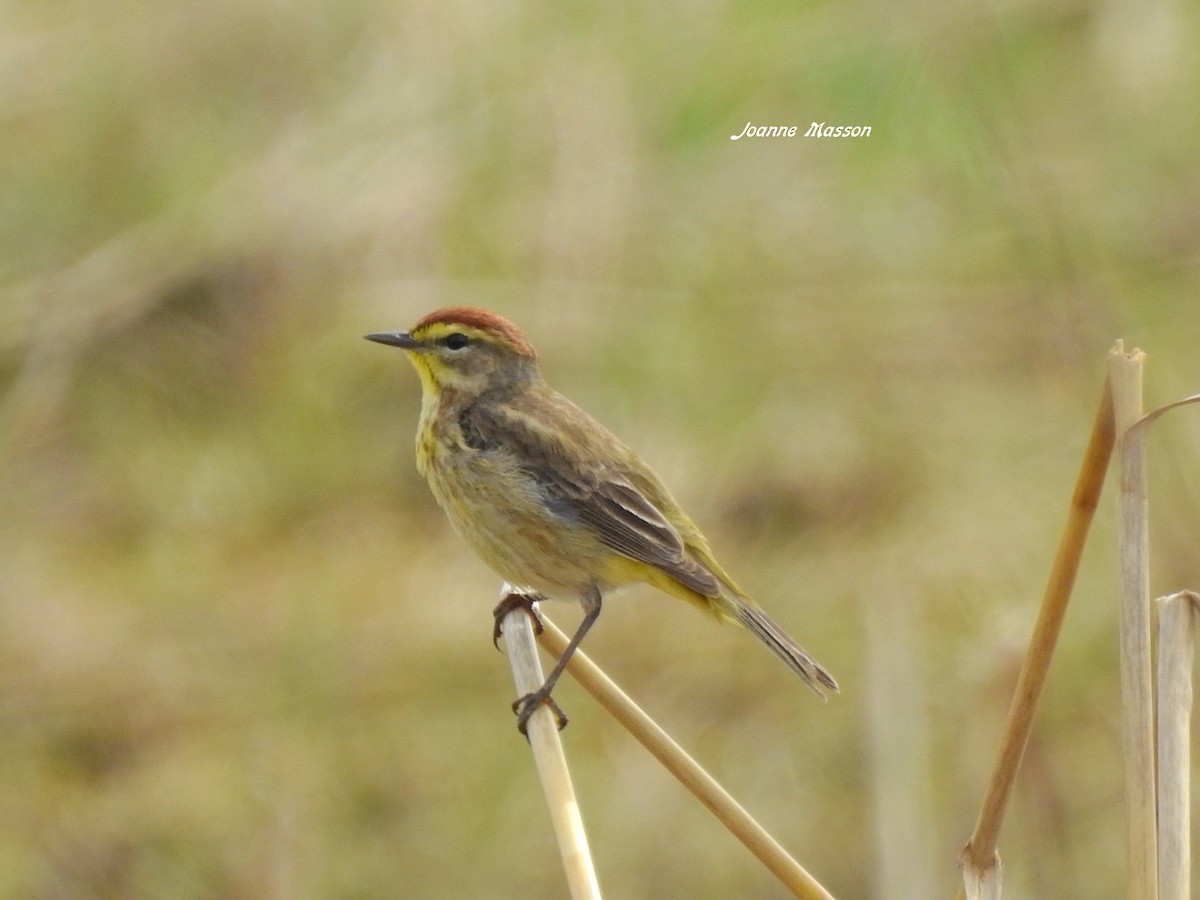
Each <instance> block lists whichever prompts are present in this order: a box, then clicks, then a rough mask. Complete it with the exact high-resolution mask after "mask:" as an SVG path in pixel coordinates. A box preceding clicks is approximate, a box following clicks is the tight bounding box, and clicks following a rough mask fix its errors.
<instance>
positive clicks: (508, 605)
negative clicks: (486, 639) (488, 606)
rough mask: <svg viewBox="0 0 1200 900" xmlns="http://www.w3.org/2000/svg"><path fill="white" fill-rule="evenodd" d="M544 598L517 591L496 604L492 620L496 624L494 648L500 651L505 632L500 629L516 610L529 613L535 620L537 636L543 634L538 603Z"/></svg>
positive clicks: (493, 632)
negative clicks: (507, 617) (508, 616)
mask: <svg viewBox="0 0 1200 900" xmlns="http://www.w3.org/2000/svg"><path fill="white" fill-rule="evenodd" d="M541 599H542V597H541V596H540V595H538V594H518V593H516V592H515V591H514V592H513V593H510V594H505V595H504V597H503V598H502V599H501V600H500V602H499V603H497V604H496V608H495V609H493V610H492V618H493V619H494V620H495V624H494V625H493V626H492V646H493V647H495V648H496V649H497V650H499V649H500V638H501V636H502V635H503V632H502V631H501V629H500V625H501V623H502V622H503V621H504V617H505V616H507V615H508V614H509V613H510V612H512V611H513V610H514V609H523V610H525V612H527V613H529V618H530V619H532V620H533V630H534V633H535V634H541V633H542V617H541V616H539V615H538V611H537V602H538V601H539V600H541Z"/></svg>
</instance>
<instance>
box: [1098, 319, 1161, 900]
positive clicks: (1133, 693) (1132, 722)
mask: <svg viewBox="0 0 1200 900" xmlns="http://www.w3.org/2000/svg"><path fill="white" fill-rule="evenodd" d="M1144 360H1145V355H1144V354H1143V353H1142V352H1141V351H1140V350H1134V351H1133V352H1131V353H1127V352H1125V348H1124V345H1123V344H1122V343H1121V342H1120V341H1118V342H1117V344H1116V346H1115V347H1114V348H1113V349H1112V352H1111V353H1110V354H1109V370H1108V374H1109V381H1110V382H1111V384H1112V394H1113V412H1114V416H1115V419H1116V425H1117V435H1118V445H1117V446H1118V454H1119V458H1120V472H1121V482H1120V496H1119V497H1118V504H1117V539H1118V547H1119V552H1120V563H1121V621H1120V630H1121V734H1122V747H1123V748H1124V757H1125V815H1126V854H1127V857H1128V866H1129V869H1128V873H1127V879H1128V896H1129V897H1130V898H1131V900H1155V898H1157V897H1158V849H1157V843H1158V836H1157V826H1156V809H1155V806H1156V804H1155V777H1154V693H1153V692H1154V684H1153V679H1154V674H1153V669H1152V659H1151V647H1150V559H1149V556H1150V538H1149V519H1148V513H1149V501H1148V498H1147V494H1146V463H1145V441H1144V438H1145V429H1142V428H1134V427H1133V426H1134V425H1135V424H1137V422H1138V420H1139V419H1140V418H1141V416H1142V370H1143V364H1144Z"/></svg>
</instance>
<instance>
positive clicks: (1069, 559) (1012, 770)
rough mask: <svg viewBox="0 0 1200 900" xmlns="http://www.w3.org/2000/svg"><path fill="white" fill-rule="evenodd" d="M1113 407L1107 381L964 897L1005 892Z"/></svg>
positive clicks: (1104, 467)
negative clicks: (1022, 787) (1026, 766)
mask: <svg viewBox="0 0 1200 900" xmlns="http://www.w3.org/2000/svg"><path fill="white" fill-rule="evenodd" d="M1113 435H1114V431H1113V405H1112V395H1111V393H1110V391H1109V386H1108V383H1107V382H1106V383H1105V385H1104V392H1103V394H1102V395H1101V398H1100V408H1099V409H1098V410H1097V412H1096V419H1095V422H1094V423H1093V425H1092V434H1091V437H1090V439H1089V440H1088V446H1087V450H1086V451H1085V452H1084V457H1083V464H1082V465H1081V467H1080V470H1079V476H1078V478H1077V479H1076V481H1075V492H1074V493H1073V494H1072V496H1071V508H1070V510H1069V512H1068V513H1067V522H1066V525H1065V527H1064V528H1063V533H1062V537H1061V538H1060V539H1059V544H1058V552H1057V553H1056V554H1055V556H1054V563H1053V565H1052V567H1051V569H1050V577H1049V580H1048V581H1047V582H1046V590H1045V592H1044V594H1043V596H1042V608H1041V611H1040V612H1039V613H1038V619H1037V623H1036V624H1035V625H1034V629H1033V635H1032V636H1031V637H1030V639H1029V650H1028V652H1027V653H1026V655H1025V661H1024V662H1023V663H1022V665H1021V674H1020V675H1019V676H1018V678H1017V688H1016V692H1015V693H1014V695H1013V700H1012V705H1011V706H1010V707H1009V711H1008V722H1007V723H1006V724H1005V727H1004V736H1003V739H1002V741H1001V745H1000V755H999V758H998V759H997V760H996V768H995V770H994V771H993V773H992V780H991V782H990V783H989V785H988V792H987V796H986V797H985V799H984V802H983V806H982V808H981V809H980V811H979V819H978V821H977V822H976V823H975V830H974V832H973V833H972V835H971V839H970V840H969V841H968V842H967V845H966V846H965V847H964V848H963V850H962V853H961V854H960V855H959V862H960V864H961V865H962V867H963V885H962V888H961V890H960V893H959V896H964V895H965V896H967V897H971V898H984V897H999V896H1000V875H1001V870H1000V855H999V853H998V851H997V843H998V840H999V835H1000V826H1001V825H1002V824H1003V822H1004V813H1005V810H1006V808H1007V806H1008V799H1009V796H1010V794H1011V793H1012V787H1013V784H1014V782H1015V781H1016V777H1017V770H1018V769H1019V768H1020V766H1021V758H1022V757H1023V756H1024V754H1025V746H1026V744H1027V743H1028V742H1029V733H1030V731H1031V730H1032V728H1033V716H1034V712H1035V711H1036V709H1037V702H1038V698H1039V697H1040V696H1041V693H1042V687H1043V685H1044V684H1045V682H1046V673H1047V671H1048V670H1049V668H1050V660H1051V659H1052V658H1053V656H1054V647H1055V644H1056V643H1057V641H1058V634H1059V631H1060V630H1061V629H1062V621H1063V616H1064V615H1065V614H1066V611H1067V601H1068V600H1069V599H1070V597H1071V588H1072V587H1073V586H1074V584H1075V574H1076V572H1077V571H1078V570H1079V559H1080V557H1081V556H1082V555H1083V547H1084V544H1085V543H1086V541H1087V535H1088V530H1089V528H1090V527H1091V524H1092V518H1093V517H1094V515H1095V512H1096V506H1097V505H1098V503H1099V501H1100V490H1101V488H1102V487H1103V486H1104V475H1105V472H1107V471H1108V461H1109V457H1110V456H1111V455H1112V448H1113Z"/></svg>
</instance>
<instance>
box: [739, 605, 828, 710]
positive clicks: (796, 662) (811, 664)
mask: <svg viewBox="0 0 1200 900" xmlns="http://www.w3.org/2000/svg"><path fill="white" fill-rule="evenodd" d="M724 599H727V600H728V601H729V603H728V606H729V612H730V614H732V616H733V618H734V619H735V620H737V621H738V622H741V623H742V624H743V625H744V626H746V628H748V629H750V631H752V632H753V633H754V635H755V636H756V637H757V638H758V639H759V640H760V641H762V642H763V643H764V644H766V645H767V646H768V647H770V648H771V649H772V650H773V651H774V652H775V655H776V656H778V657H779V658H780V659H782V660H783V661H784V662H785V663H787V664H788V666H789V668H791V669H792V671H794V672H795V673H796V674H797V675H799V676H800V677H801V678H803V679H804V682H805V684H807V685H808V686H809V687H810V688H812V689H813V691H814V692H815V693H816V695H817V696H818V697H820V698H821V699H822V700H824V699H825V692H824V691H823V690H822V688H828V689H829V690H831V691H834V692H836V691H837V689H838V685H837V682H836V681H834V680H833V676H832V675H830V674H829V673H828V672H827V671H826V670H825V667H824V666H822V665H821V664H820V663H819V662H817V661H816V660H815V659H813V658H812V657H811V656H809V655H808V654H807V653H805V652H804V650H803V649H801V647H800V645H799V644H797V643H796V642H795V641H793V640H792V639H791V638H790V637H789V636H788V634H787V632H786V631H784V630H783V629H782V628H780V627H779V626H778V625H776V624H775V623H774V622H773V621H772V620H771V617H770V616H768V615H767V614H766V613H765V612H763V611H762V610H761V609H759V608H758V606H756V605H755V604H754V603H753V602H752V601H749V600H747V599H745V598H744V597H738V596H736V595H733V596H729V597H727V598H724Z"/></svg>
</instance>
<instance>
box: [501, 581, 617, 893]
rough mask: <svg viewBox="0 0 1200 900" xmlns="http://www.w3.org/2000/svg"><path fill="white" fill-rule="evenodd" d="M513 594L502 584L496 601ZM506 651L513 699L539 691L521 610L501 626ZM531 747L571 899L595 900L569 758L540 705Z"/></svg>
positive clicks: (533, 645)
mask: <svg viewBox="0 0 1200 900" xmlns="http://www.w3.org/2000/svg"><path fill="white" fill-rule="evenodd" d="M510 593H512V589H511V588H509V586H508V585H504V588H503V589H502V590H501V594H500V596H501V597H502V598H503V597H505V596H507V595H508V594H510ZM500 629H501V632H502V633H503V635H504V648H505V652H507V654H508V659H509V664H510V665H511V666H512V671H513V681H514V682H516V685H517V696H519V697H523V696H525V695H526V694H531V693H533V692H534V691H536V690H537V689H538V688H540V687H541V686H542V681H543V680H544V678H545V676H544V675H543V674H542V664H541V660H540V658H539V657H538V651H537V640H536V638H535V637H534V633H533V620H532V618H531V614H530V613H527V612H526V611H525V610H524V609H523V608H521V607H515V608H513V609H512V610H510V611H509V613H508V614H507V615H506V616H505V617H504V619H503V620H502V621H501V623H500ZM527 730H528V735H529V746H530V749H531V750H532V751H533V760H534V765H535V766H536V767H537V772H538V777H539V778H540V779H541V782H542V791H543V793H545V795H546V803H547V805H548V806H549V807H550V820H551V824H552V825H553V828H554V836H555V838H556V839H557V840H558V850H559V854H560V855H561V857H562V863H563V869H564V870H565V871H566V876H567V884H568V885H569V887H570V889H571V897H572V898H573V900H599V898H600V884H599V882H598V881H597V880H596V869H595V866H594V865H593V863H592V856H591V852H590V851H589V850H588V842H587V835H586V833H585V832H584V830H583V817H582V816H581V815H580V812H579V804H578V802H577V801H576V800H575V788H574V786H573V785H572V784H571V773H570V771H569V770H568V768H567V757H566V754H565V753H564V752H563V746H562V740H561V739H560V738H559V735H558V722H557V721H555V717H554V713H553V712H551V710H550V708H549V707H547V706H541V707H539V708H538V709H537V710H535V711H534V713H533V715H531V716H530V717H529V722H528V726H527Z"/></svg>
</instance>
